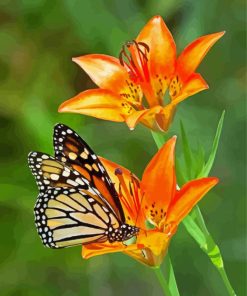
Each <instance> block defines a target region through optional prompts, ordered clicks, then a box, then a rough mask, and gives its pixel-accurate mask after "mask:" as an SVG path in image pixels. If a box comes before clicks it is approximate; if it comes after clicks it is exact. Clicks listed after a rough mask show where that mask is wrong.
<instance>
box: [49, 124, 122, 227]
mask: <svg viewBox="0 0 247 296" xmlns="http://www.w3.org/2000/svg"><path fill="white" fill-rule="evenodd" d="M53 139H54V150H55V156H56V158H58V159H60V160H61V161H63V162H65V163H66V164H68V165H71V166H72V167H73V169H75V170H76V171H78V172H80V174H81V175H82V176H84V177H85V178H86V179H87V180H88V181H89V182H90V183H91V184H93V186H94V187H96V188H97V189H98V190H99V191H100V192H101V194H102V195H103V196H104V197H105V198H106V199H107V200H108V202H109V203H110V204H111V206H112V208H113V209H114V212H115V213H116V214H117V216H118V217H119V219H120V220H121V221H122V222H124V221H125V217H124V213H123V209H122V206H121V203H120V201H119V197H118V194H117V192H116V190H115V187H114V184H113V183H112V181H111V179H110V177H109V175H108V173H107V172H106V170H105V168H104V166H103V164H102V163H101V162H100V160H99V159H98V157H97V156H96V154H95V153H94V152H93V151H92V149H91V148H90V147H89V146H88V145H87V143H85V142H84V141H83V140H82V139H81V138H80V137H79V135H78V134H77V133H76V132H75V131H73V130H72V129H71V128H69V127H67V126H66V125H63V124H57V125H56V126H55V128H54V136H53Z"/></svg>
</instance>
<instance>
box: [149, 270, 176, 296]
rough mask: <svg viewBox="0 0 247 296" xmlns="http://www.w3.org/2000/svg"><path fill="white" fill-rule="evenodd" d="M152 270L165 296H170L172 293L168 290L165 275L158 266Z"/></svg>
mask: <svg viewBox="0 0 247 296" xmlns="http://www.w3.org/2000/svg"><path fill="white" fill-rule="evenodd" d="M153 270H154V272H155V274H156V276H157V278H158V280H159V283H160V286H161V289H162V291H163V293H164V295H165V296H172V294H171V292H170V290H169V287H168V284H167V282H166V279H165V276H164V274H163V273H162V271H161V269H160V267H155V268H154V269H153Z"/></svg>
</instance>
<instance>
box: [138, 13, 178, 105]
mask: <svg viewBox="0 0 247 296" xmlns="http://www.w3.org/2000/svg"><path fill="white" fill-rule="evenodd" d="M136 41H137V42H144V43H146V44H147V45H148V47H149V61H148V62H149V72H150V76H151V84H152V88H153V91H152V93H151V92H150V91H148V93H147V94H146V92H145V95H146V97H147V100H148V103H149V105H150V107H152V106H155V105H157V104H159V103H160V100H161V98H162V96H163V94H164V92H165V90H166V88H167V85H168V84H167V83H168V80H169V77H170V76H172V75H173V74H174V71H175V61H176V45H175V42H174V39H173V37H172V34H171V32H170V31H169V29H168V28H167V26H166V24H165V22H164V21H163V19H162V18H161V16H155V17H153V18H152V19H151V20H150V21H149V22H148V23H147V24H146V25H145V27H144V28H143V29H142V31H141V32H140V34H139V35H138V37H137V39H136ZM157 92H159V93H158V94H157Z"/></svg>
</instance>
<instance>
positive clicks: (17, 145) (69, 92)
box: [0, 0, 246, 296]
mask: <svg viewBox="0 0 247 296" xmlns="http://www.w3.org/2000/svg"><path fill="white" fill-rule="evenodd" d="M245 9H246V7H245V4H244V1H243V2H240V1H239V2H238V1H230V0H218V1H208V0H201V1H193V0H187V1H180V0H177V1H173V0H164V1H147V0H146V1H141V0H135V1H133V0H132V1H131V0H126V1H120V0H119V1H118V0H116V1H110V0H109V1H107V0H106V1H100V0H94V1H89V0H87V1H73V0H68V1H45V0H36V1H32V0H23V1H14V0H12V1H8V0H1V1H0V22H1V26H0V40H1V41H0V42H1V47H0V83H1V87H0V131H1V137H0V141H1V154H0V163H1V176H0V183H1V189H0V192H1V197H0V211H1V212H0V213H1V215H0V230H1V231H0V233H1V243H0V290H1V292H0V294H1V295H25V296H26V295H42V296H46V295H47V296H50V295H66V296H70V295H102V296H103V295H106V296H108V295H109V296H110V295H120V296H121V295H130V296H132V295H158V296H159V295H162V294H161V290H160V287H159V285H158V281H157V279H156V278H155V275H154V273H153V271H152V270H151V269H148V268H146V267H144V266H142V265H140V264H139V263H137V262H135V261H134V260H132V259H131V258H129V257H126V256H124V255H122V254H113V255H105V256H99V257H95V258H92V259H90V260H87V261H86V260H82V258H81V255H80V253H81V248H80V247H74V248H70V249H63V250H50V249H47V248H44V247H43V245H42V244H41V241H40V239H39V237H38V235H37V233H36V229H35V227H34V217H33V206H34V203H35V200H36V196H37V188H36V185H35V182H34V179H33V177H32V176H31V173H30V171H29V169H28V166H27V154H28V152H29V151H31V150H38V151H43V152H47V153H50V154H52V153H53V151H52V131H53V126H54V124H55V123H57V122H62V123H65V124H68V125H70V126H71V127H72V128H74V129H76V130H77V131H78V132H79V133H80V135H81V136H82V137H83V138H84V139H85V140H86V141H87V142H88V143H89V144H90V145H91V146H92V147H93V149H94V150H95V151H96V152H97V153H98V154H100V155H102V156H104V157H106V158H109V159H111V160H113V161H116V162H118V163H120V164H122V165H125V166H126V167H128V168H129V169H131V170H132V171H134V172H135V173H136V174H137V175H138V176H141V173H142V171H143V169H144V167H145V165H146V164H147V162H148V160H149V159H150V158H151V157H152V155H153V154H154V153H155V151H156V147H155V144H154V142H153V140H152V138H151V134H150V132H149V130H147V129H145V128H143V127H142V126H138V127H137V128H136V130H135V131H133V132H130V131H129V130H128V129H127V127H126V126H125V125H124V124H121V123H116V124H113V123H111V122H105V121H100V120H97V119H94V118H89V117H86V116H80V115H75V114H74V115H68V114H58V113H57V107H58V105H59V104H60V103H62V102H63V101H64V100H66V99H68V98H70V97H72V96H74V95H75V94H77V93H78V92H80V91H82V90H84V89H87V88H92V87H94V86H93V83H92V82H91V81H90V79H89V78H88V77H87V76H86V74H85V73H83V71H82V70H81V69H80V68H79V67H78V66H77V65H75V64H74V63H72V61H71V58H72V57H74V56H78V55H83V54H87V53H105V54H110V55H115V56H117V55H118V53H119V51H120V48H121V46H122V44H123V43H124V42H125V41H127V40H130V39H133V38H134V37H135V36H136V35H137V34H138V32H139V30H140V29H141V28H142V27H143V25H144V24H145V23H146V22H147V21H148V20H149V19H150V18H151V17H152V16H153V15H155V14H160V15H161V16H162V17H163V18H164V20H165V21H166V23H167V25H168V27H169V28H170V30H171V31H172V33H173V34H174V38H175V40H176V43H177V46H178V51H181V50H182V49H183V47H184V46H185V45H187V44H188V43H189V42H190V41H192V40H194V39H195V38H196V37H198V36H201V35H204V34H207V33H212V32H217V31H221V30H226V32H227V34H226V35H225V36H224V37H223V38H222V39H221V40H220V41H219V42H218V43H217V44H216V45H215V46H214V47H213V49H212V50H211V51H210V53H209V54H208V55H207V57H206V58H205V60H204V61H203V62H202V64H201V66H200V68H199V72H200V73H201V74H202V75H203V76H204V78H205V79H206V80H207V82H208V83H209V86H210V89H209V90H208V91H204V92H202V93H199V94H197V95H195V96H193V97H191V98H189V99H188V100H186V101H185V102H183V103H182V104H180V106H179V108H178V112H177V114H176V117H175V120H174V124H173V126H172V130H171V132H170V133H171V134H178V136H179V135H180V129H179V123H180V120H181V119H182V120H183V123H184V125H185V128H186V130H187V132H188V134H189V138H190V142H191V144H192V147H197V144H198V143H201V144H202V145H203V146H204V148H205V150H206V151H207V152H208V151H209V148H210V146H211V144H212V140H213V136H214V133H215V129H216V126H217V122H218V120H219V117H220V114H221V112H222V110H223V109H226V117H225V123H224V127H223V133H222V138H221V141H220V146H219V150H218V154H217V158H216V162H215V165H214V169H213V172H212V175H216V176H218V177H219V178H220V184H219V185H218V186H217V187H216V188H215V189H214V190H213V191H212V192H211V193H210V194H208V195H207V196H206V197H205V198H204V200H202V201H201V202H200V206H201V209H202V212H203V214H204V216H205V219H206V222H207V225H208V228H209V230H210V232H211V233H212V235H213V237H214V238H215V240H216V242H217V243H218V245H219V246H220V248H221V251H222V254H223V257H224V259H225V267H226V270H227V272H228V275H229V278H230V280H231V282H232V285H233V287H234V288H235V290H236V292H237V295H246V294H245V293H246V290H245V287H246V270H245V264H246V239H245V232H246V224H245V222H246V216H245V210H246V201H245V199H246V191H245V188H244V187H245V186H244V185H245V181H246V180H245V177H246V175H245V166H246V163H245V160H246V129H245V127H246V125H245V124H246V122H245V120H246V116H245V115H246V105H245V94H244V91H245V83H246V80H245V78H244V74H245V51H246V47H245V44H246V35H245V32H244V28H245V14H244V11H245ZM102 135H104V136H102ZM180 151H181V140H179V138H178V149H177V152H178V156H179V153H180ZM170 254H171V258H172V261H173V265H174V269H175V274H176V278H177V282H178V286H179V289H180V291H181V295H188V296H191V295H199V296H203V295H220V296H221V295H222V296H223V295H226V290H225V288H224V286H223V284H222V282H221V279H220V277H219V275H218V273H217V272H216V270H215V269H214V268H213V267H212V265H211V264H210V262H209V260H208V258H207V257H206V255H205V254H204V253H202V252H201V250H200V249H199V248H198V246H197V245H196V243H195V242H194V241H193V240H192V239H191V238H190V237H189V235H188V234H187V233H186V231H185V229H184V226H183V225H181V226H180V227H179V230H178V233H177V235H176V236H175V237H174V238H173V240H172V243H171V246H170Z"/></svg>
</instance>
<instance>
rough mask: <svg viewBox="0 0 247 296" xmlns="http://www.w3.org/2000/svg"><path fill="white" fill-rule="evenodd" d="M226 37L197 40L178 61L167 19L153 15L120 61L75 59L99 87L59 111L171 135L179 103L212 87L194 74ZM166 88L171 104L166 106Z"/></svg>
mask: <svg viewBox="0 0 247 296" xmlns="http://www.w3.org/2000/svg"><path fill="white" fill-rule="evenodd" d="M223 34H224V32H219V33H214V34H209V35H205V36H202V37H200V38H198V39H196V40H195V41H193V42H192V43H191V44H189V45H188V46H187V47H186V48H185V49H184V50H183V52H182V53H181V54H180V55H179V57H178V58H177V57H176V44H175V42H174V40H173V37H172V35H171V33H170V31H169V30H168V28H167V26H166V24H165V23H164V21H163V19H162V18H161V17H160V16H155V17H153V18H152V19H151V20H150V21H149V22H148V23H147V24H146V25H145V27H144V28H143V29H142V31H141V32H140V34H139V35H138V36H137V38H136V39H135V40H133V41H131V42H128V43H127V44H126V45H125V46H123V48H122V51H121V53H120V57H119V59H117V58H114V57H111V56H107V55H102V54H89V55H85V56H81V57H77V58H73V61H74V62H76V63H77V64H78V65H79V66H80V67H81V68H82V69H83V70H84V71H85V72H86V73H87V74H88V75H89V76H90V78H91V79H92V80H93V81H94V82H95V84H97V85H98V86H99V88H98V89H91V90H86V91H84V92H81V93H80V94H78V95H77V96H75V97H73V98H71V99H70V100H67V101H65V102H64V103H63V104H61V106H60V107H59V112H73V113H81V114H85V115H90V116H94V117H97V118H100V119H105V120H111V121H116V122H124V121H125V122H126V124H127V125H128V126H129V128H130V129H133V128H134V127H135V126H136V124H137V123H138V122H141V123H142V124H144V125H145V126H147V127H149V128H151V129H153V130H161V131H167V130H168V128H169V125H170V123H171V121H172V118H173V115H174V112H175V109H176V105H177V104H178V103H180V102H181V101H183V100H184V99H186V98H187V97H189V96H192V95H194V94H196V93H198V92H200V91H202V90H204V89H207V88H208V85H207V83H206V81H205V80H204V79H203V78H202V76H201V75H200V74H198V73H195V71H196V69H197V67H198V66H199V64H200V63H201V61H202V59H203V58H204V56H205V55H206V53H207V52H208V51H209V49H210V48H211V47H212V46H213V45H214V43H215V42H216V41H217V40H218V39H220V38H221V37H222V35H223ZM167 90H169V97H170V98H169V100H170V102H169V103H168V104H167V103H165V102H164V96H165V94H166V91H167ZM143 95H144V96H145V100H146V101H145V102H143ZM147 106H148V107H147Z"/></svg>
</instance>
